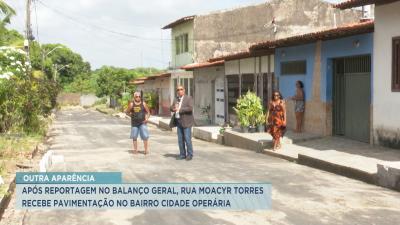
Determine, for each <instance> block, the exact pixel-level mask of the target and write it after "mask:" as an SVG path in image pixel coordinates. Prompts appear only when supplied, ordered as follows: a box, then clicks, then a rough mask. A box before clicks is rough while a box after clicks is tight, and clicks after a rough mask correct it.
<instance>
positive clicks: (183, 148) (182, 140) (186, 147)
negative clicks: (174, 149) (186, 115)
mask: <svg viewBox="0 0 400 225" xmlns="http://www.w3.org/2000/svg"><path fill="white" fill-rule="evenodd" d="M176 130H177V132H178V145H179V152H180V154H179V156H180V157H181V158H184V157H193V146H192V128H191V127H187V128H184V127H182V126H181V125H180V124H179V123H178V124H177V127H176Z"/></svg>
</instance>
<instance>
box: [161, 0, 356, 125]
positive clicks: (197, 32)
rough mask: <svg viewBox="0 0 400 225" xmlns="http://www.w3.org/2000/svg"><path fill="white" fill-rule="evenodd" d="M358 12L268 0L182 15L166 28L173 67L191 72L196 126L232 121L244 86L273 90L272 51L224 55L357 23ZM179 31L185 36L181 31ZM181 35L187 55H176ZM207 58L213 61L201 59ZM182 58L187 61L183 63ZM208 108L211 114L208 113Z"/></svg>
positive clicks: (264, 91) (324, 4) (297, 0)
mask: <svg viewBox="0 0 400 225" xmlns="http://www.w3.org/2000/svg"><path fill="white" fill-rule="evenodd" d="M360 16H361V14H360V12H359V11H355V10H353V11H351V10H350V11H346V12H341V11H340V10H338V9H334V8H333V7H332V4H330V3H327V2H325V1H320V0H310V1H302V0H272V1H268V2H266V3H262V4H257V5H251V6H246V7H240V8H235V9H231V10H223V11H216V12H211V13H207V14H203V15H196V16H190V17H184V18H182V19H179V20H177V21H175V22H173V23H172V24H170V25H168V26H166V27H164V28H172V32H171V37H172V39H173V40H175V41H173V43H172V49H173V50H172V65H173V66H174V67H175V68H178V67H179V68H180V69H185V70H187V71H188V72H190V73H191V75H192V76H193V79H194V81H193V82H194V89H195V90H194V92H193V93H194V96H193V97H194V106H195V107H194V111H195V119H196V121H197V124H203V123H206V122H207V121H209V122H211V123H214V124H221V123H223V121H225V122H228V121H235V113H234V112H233V110H232V106H234V105H235V104H236V99H237V98H238V97H239V96H240V95H241V94H242V93H244V92H246V91H247V90H253V91H257V93H259V94H260V96H262V97H263V102H265V101H266V99H267V98H268V97H267V96H268V95H267V94H268V93H270V92H271V88H269V89H268V88H267V85H268V81H269V82H272V81H273V73H274V71H273V66H270V64H273V53H271V51H266V52H265V51H264V53H265V55H263V56H264V57H261V54H258V55H259V56H260V57H255V56H254V55H252V54H251V55H248V57H247V58H246V59H234V58H231V59H229V60H225V56H229V57H230V56H231V54H238V55H239V56H240V55H241V54H242V53H243V54H246V51H247V50H244V51H243V49H248V48H249V47H250V46H251V45H252V44H254V43H258V42H261V41H265V40H275V39H281V38H285V37H289V36H293V35H297V34H302V33H307V32H310V31H316V30H321V29H327V28H332V27H335V26H337V25H341V24H346V23H350V22H354V21H358V20H359V18H360ZM244 18H245V19H244ZM189 28H190V29H189ZM183 30H185V32H187V33H188V34H187V35H185V34H182V31H183ZM189 30H190V31H189ZM180 37H183V40H184V41H183V43H186V42H188V43H189V47H188V49H189V52H190V54H187V53H186V52H184V53H182V54H180V55H177V53H178V52H181V50H182V48H183V49H186V45H185V44H184V45H183V47H182V45H179V43H182V42H181V41H180V40H181V39H180ZM191 37H193V39H191ZM186 39H187V40H188V41H186ZM175 46H178V47H175ZM179 46H181V47H179ZM178 49H179V50H180V51H177V50H178ZM190 49H193V51H190ZM189 55H191V59H192V60H191V61H190V60H189ZM258 55H257V56H258ZM210 58H212V59H213V60H212V61H213V62H208V63H204V62H207V60H208V59H210ZM220 60H224V61H225V67H224V68H225V70H223V67H222V66H221V65H219V64H218V65H214V64H213V63H215V62H216V61H220ZM270 60H271V61H270ZM184 62H186V63H187V64H186V65H183V64H184ZM210 63H211V64H210ZM261 69H262V70H261ZM268 69H269V70H268ZM261 73H262V75H260V74H261ZM264 77H265V78H264ZM268 79H269V80H268ZM264 86H265V88H264ZM271 87H272V86H271ZM224 90H228V92H229V93H228V95H229V96H224V95H223V94H222V92H223V91H224ZM226 97H227V98H226ZM222 105H225V107H224V109H225V108H226V109H227V110H226V111H225V112H223V111H222V109H221V108H222ZM209 106H210V107H209ZM207 107H209V108H210V110H211V111H210V112H207V110H206V109H207Z"/></svg>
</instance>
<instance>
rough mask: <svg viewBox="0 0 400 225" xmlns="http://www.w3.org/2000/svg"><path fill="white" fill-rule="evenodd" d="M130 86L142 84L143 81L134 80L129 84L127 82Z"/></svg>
mask: <svg viewBox="0 0 400 225" xmlns="http://www.w3.org/2000/svg"><path fill="white" fill-rule="evenodd" d="M129 83H130V84H136V85H138V84H144V80H134V81H131V82H129Z"/></svg>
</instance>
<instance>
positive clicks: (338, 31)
mask: <svg viewBox="0 0 400 225" xmlns="http://www.w3.org/2000/svg"><path fill="white" fill-rule="evenodd" d="M373 31H374V21H373V20H369V21H366V22H360V23H354V24H348V25H344V26H340V27H337V28H333V29H328V30H322V31H317V32H313V33H307V34H302V35H296V36H292V37H287V38H283V39H277V40H272V41H265V42H261V43H258V44H255V45H252V46H251V47H250V51H259V50H265V49H273V48H277V47H286V46H293V45H299V44H307V43H312V42H315V41H318V40H331V39H336V38H342V37H347V36H352V35H357V34H363V33H371V32H373Z"/></svg>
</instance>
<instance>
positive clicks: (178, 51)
mask: <svg viewBox="0 0 400 225" xmlns="http://www.w3.org/2000/svg"><path fill="white" fill-rule="evenodd" d="M180 47H181V42H180V38H179V36H178V37H175V50H176V54H177V55H179V54H180V53H181V48H180Z"/></svg>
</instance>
